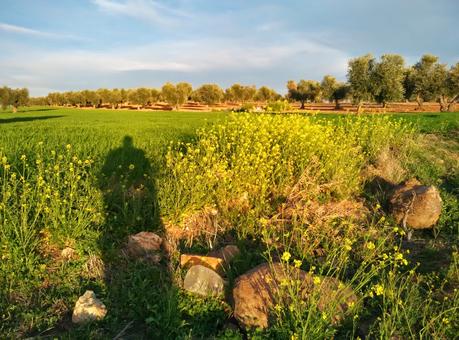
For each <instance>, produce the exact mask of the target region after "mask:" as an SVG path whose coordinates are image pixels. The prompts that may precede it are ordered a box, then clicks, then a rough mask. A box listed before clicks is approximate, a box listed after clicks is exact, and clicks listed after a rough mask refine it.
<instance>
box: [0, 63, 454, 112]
mask: <svg viewBox="0 0 459 340" xmlns="http://www.w3.org/2000/svg"><path fill="white" fill-rule="evenodd" d="M287 90H288V93H287V95H286V98H287V99H288V100H290V101H298V102H300V103H301V107H302V108H304V104H305V103H306V102H319V101H323V100H327V101H329V102H335V105H336V108H338V109H339V107H340V101H342V100H346V99H347V100H352V102H353V103H355V104H356V105H358V110H360V108H361V106H362V105H363V103H365V102H377V103H380V104H382V105H383V106H384V107H385V106H386V105H387V103H389V102H397V101H402V100H407V101H416V102H417V103H418V105H419V107H420V108H422V105H423V102H425V101H438V102H439V103H440V107H441V110H442V111H451V110H452V109H453V107H454V104H455V103H456V102H457V101H458V99H459V63H457V64H455V65H454V66H451V67H449V68H448V66H447V65H446V64H442V63H440V62H439V60H438V57H436V56H433V55H424V56H422V58H421V59H420V60H419V61H418V62H417V63H416V64H415V65H413V66H411V67H406V66H405V61H404V59H403V57H402V56H400V55H397V54H385V55H383V56H381V58H379V60H377V59H375V58H374V57H373V56H372V55H371V54H367V55H364V56H361V57H357V58H354V59H351V60H350V61H349V65H348V74H347V82H339V81H338V80H337V79H336V78H334V77H333V76H330V75H326V76H325V77H324V78H323V79H322V81H321V82H318V81H315V80H300V81H299V82H298V83H297V82H295V81H293V80H290V81H288V82H287ZM28 97H29V95H28V91H27V89H10V88H8V87H3V88H0V103H1V105H2V106H3V107H4V108H5V107H7V106H12V107H13V110H16V108H17V107H18V106H20V105H26V104H27V101H28V100H29V98H28ZM281 98H282V96H281V95H280V94H278V93H277V92H276V91H274V90H273V89H270V88H268V87H266V86H262V87H260V88H258V89H257V88H256V87H255V86H244V85H240V84H233V85H232V86H231V87H229V88H227V89H226V90H223V89H222V88H220V87H219V86H218V85H216V84H204V85H202V86H200V87H198V88H196V89H193V87H192V86H191V84H189V83H185V82H181V83H178V84H172V83H166V84H164V85H163V86H162V88H161V89H154V88H137V89H128V90H126V89H112V90H109V89H99V90H96V91H92V90H84V91H70V92H63V93H60V92H55V93H50V94H48V96H46V97H41V98H32V99H31V100H30V103H31V104H33V105H73V106H100V105H103V104H104V105H111V106H112V107H113V108H115V107H119V106H121V105H122V104H125V103H129V104H133V105H138V106H139V107H140V106H142V107H145V106H149V105H152V104H154V103H157V102H160V101H163V102H167V103H168V104H169V105H172V106H175V107H179V106H180V105H183V104H185V103H186V102H187V101H189V100H193V101H196V102H199V103H203V104H208V105H214V104H218V103H221V102H223V101H225V102H231V103H241V104H244V103H246V102H253V101H257V102H270V101H274V100H278V99H281Z"/></svg>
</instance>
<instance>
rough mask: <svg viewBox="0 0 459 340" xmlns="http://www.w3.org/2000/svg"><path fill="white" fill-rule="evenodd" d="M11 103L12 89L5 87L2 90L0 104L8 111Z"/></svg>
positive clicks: (0, 89)
mask: <svg viewBox="0 0 459 340" xmlns="http://www.w3.org/2000/svg"><path fill="white" fill-rule="evenodd" d="M9 103H10V88H8V87H6V86H3V87H2V88H0V104H1V105H2V108H3V110H6V108H7V107H8V105H9Z"/></svg>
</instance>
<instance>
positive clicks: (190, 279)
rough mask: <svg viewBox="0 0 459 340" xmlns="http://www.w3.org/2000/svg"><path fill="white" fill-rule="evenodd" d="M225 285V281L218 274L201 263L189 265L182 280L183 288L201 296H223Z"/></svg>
mask: <svg viewBox="0 0 459 340" xmlns="http://www.w3.org/2000/svg"><path fill="white" fill-rule="evenodd" d="M225 285H226V282H225V280H223V278H222V277H221V276H220V275H218V274H217V273H216V272H214V271H213V270H212V269H209V268H207V267H204V266H201V265H196V266H193V267H191V268H190V269H189V270H188V272H187V273H186V275H185V280H184V282H183V288H184V289H185V290H187V291H189V292H191V293H194V294H198V295H202V296H217V297H220V296H223V295H224V293H225Z"/></svg>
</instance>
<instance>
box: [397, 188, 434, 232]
mask: <svg viewBox="0 0 459 340" xmlns="http://www.w3.org/2000/svg"><path fill="white" fill-rule="evenodd" d="M441 206H442V201H441V197H440V194H439V193H438V190H437V188H436V187H434V186H426V185H422V184H421V183H420V182H419V181H417V180H416V179H411V180H408V181H406V182H404V183H402V184H401V185H398V186H397V187H396V188H395V190H394V193H393V194H392V196H391V198H390V212H391V214H392V215H393V217H394V218H395V220H396V221H397V223H399V224H401V225H403V226H408V227H411V228H413V229H426V228H431V227H432V226H434V225H435V223H437V221H438V219H439V218H440V214H441Z"/></svg>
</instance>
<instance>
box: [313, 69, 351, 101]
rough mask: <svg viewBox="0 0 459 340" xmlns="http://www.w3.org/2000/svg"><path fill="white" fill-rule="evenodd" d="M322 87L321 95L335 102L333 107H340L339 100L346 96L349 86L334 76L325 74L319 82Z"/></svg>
mask: <svg viewBox="0 0 459 340" xmlns="http://www.w3.org/2000/svg"><path fill="white" fill-rule="evenodd" d="M320 87H321V89H322V97H323V98H326V99H327V100H328V101H329V102H335V108H336V109H339V108H340V103H339V102H340V100H343V99H345V98H346V97H347V95H348V93H349V86H348V85H347V84H345V83H342V82H339V81H337V80H336V78H335V77H333V76H330V75H326V76H324V78H323V79H322V82H321V83H320Z"/></svg>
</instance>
